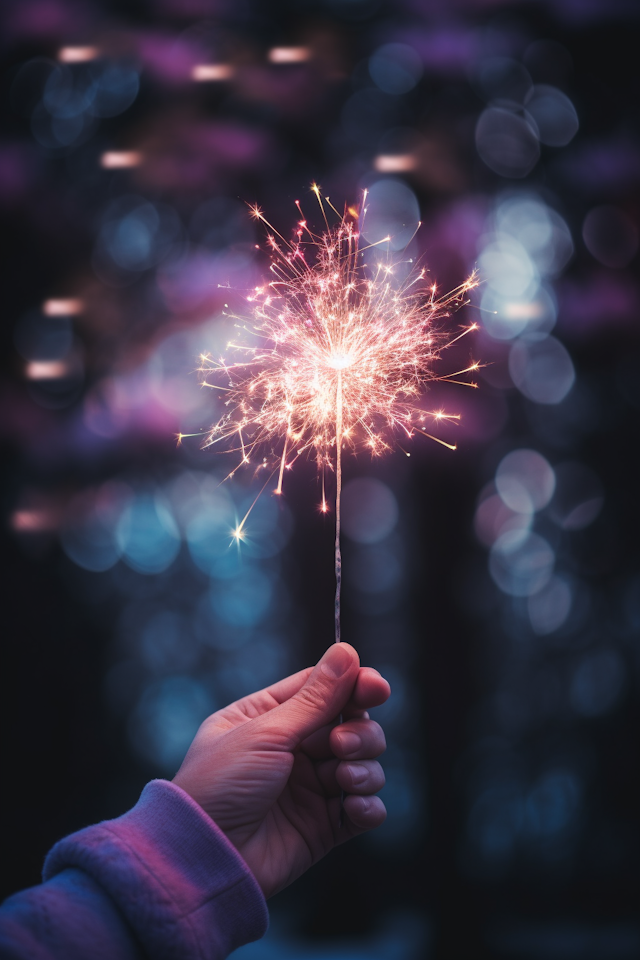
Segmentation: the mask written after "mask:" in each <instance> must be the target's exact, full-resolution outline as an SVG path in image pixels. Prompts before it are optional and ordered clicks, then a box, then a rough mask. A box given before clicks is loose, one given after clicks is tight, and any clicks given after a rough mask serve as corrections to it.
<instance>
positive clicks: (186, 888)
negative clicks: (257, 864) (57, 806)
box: [0, 780, 268, 960]
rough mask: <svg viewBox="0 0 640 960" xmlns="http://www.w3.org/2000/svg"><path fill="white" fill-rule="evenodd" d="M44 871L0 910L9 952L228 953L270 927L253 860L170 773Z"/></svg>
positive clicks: (64, 846) (168, 959)
mask: <svg viewBox="0 0 640 960" xmlns="http://www.w3.org/2000/svg"><path fill="white" fill-rule="evenodd" d="M44 880H45V882H44V883H43V885H42V886H40V887H33V888H31V889H30V890H24V891H23V892H22V893H19V894H16V895H15V896H13V897H11V898H10V899H9V900H7V901H6V902H5V904H4V905H3V907H2V909H1V910H0V956H1V957H2V958H3V960H4V958H11V960H27V958H28V960H86V958H88V957H91V958H92V960H102V958H104V960H143V958H146V957H149V958H153V960H191V958H193V960H221V958H223V957H226V956H227V954H229V953H230V952H231V951H232V950H235V949H236V948H237V947H240V946H242V944H244V943H248V942H249V941H251V940H257V939H258V938H259V937H261V936H262V935H263V934H264V932H265V931H266V929H267V922H268V915H267V908H266V903H265V900H264V897H263V895H262V891H261V890H260V887H259V886H258V884H257V882H256V880H255V879H254V877H253V875H252V873H251V872H250V870H249V868H248V867H247V865H246V864H245V862H244V861H243V860H242V858H241V857H240V855H239V854H238V852H237V851H236V849H235V848H234V847H233V846H232V845H231V844H230V843H229V841H228V840H227V839H226V837H225V836H224V834H223V833H222V832H221V831H220V830H219V829H218V827H217V826H216V825H215V823H214V822H213V821H212V820H211V819H210V818H209V817H208V816H207V815H206V814H205V813H204V811H203V810H201V808H200V807H199V806H198V805H197V804H196V803H195V801H193V800H192V799H191V797H189V796H188V795H187V794H186V793H185V792H184V791H183V790H181V789H180V787H177V786H176V785H175V784H173V783H169V782H168V781H166V780H152V781H151V783H148V784H147V786H146V787H145V788H144V790H143V791H142V795H141V797H140V800H139V801H138V803H137V804H136V805H135V807H134V808H133V809H132V810H129V812H128V813H125V814H124V815H123V816H121V817H118V818H117V819H116V820H106V821H104V822H103V823H100V824H97V825H96V826H93V827H87V828H86V829H85V830H80V831H79V832H78V833H74V834H72V835H71V836H69V837H66V838H65V839H64V840H61V841H60V842H59V843H57V844H56V845H55V847H53V849H52V850H51V852H50V853H49V855H48V857H47V859H46V861H45V865H44Z"/></svg>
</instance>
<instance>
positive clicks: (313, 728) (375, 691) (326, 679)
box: [173, 643, 390, 897]
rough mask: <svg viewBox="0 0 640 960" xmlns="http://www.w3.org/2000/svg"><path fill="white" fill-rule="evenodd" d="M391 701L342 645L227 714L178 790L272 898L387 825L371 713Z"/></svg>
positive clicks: (201, 733) (215, 722) (215, 721)
mask: <svg viewBox="0 0 640 960" xmlns="http://www.w3.org/2000/svg"><path fill="white" fill-rule="evenodd" d="M389 693H390V688H389V684H388V683H387V681H386V680H385V679H384V678H383V677H382V676H380V674H379V673H378V672H377V671H376V670H373V669H372V668H370V667H360V661H359V659H358V654H357V653H356V651H355V650H354V649H353V647H351V646H349V644H348V643H336V644H334V645H332V646H331V647H330V648H329V649H328V650H327V652H326V653H325V654H324V656H323V657H322V659H321V660H320V661H319V662H318V664H317V665H316V666H315V667H308V668H307V669H306V670H301V671H300V673H296V674H293V676H290V677H286V678H285V679H284V680H280V681H279V682H278V683H275V684H274V685H273V686H271V687H267V688H265V689H264V690H259V691H258V692H257V693H252V694H250V695H249V696H248V697H243V699H242V700H237V701H236V702H235V703H232V704H230V706H228V707H225V708H224V709H223V710H218V712H217V713H214V714H212V715H211V716H210V717H208V718H207V719H206V720H205V721H204V723H203V724H202V726H201V727H200V729H199V730H198V733H197V734H196V737H195V739H194V741H193V743H192V744H191V746H190V748H189V751H188V753H187V755H186V757H185V759H184V761H183V763H182V766H181V767H180V769H179V770H178V773H177V774H176V776H175V777H174V779H173V782H174V783H176V784H177V785H178V786H179V787H181V788H182V789H183V790H185V791H186V792H187V793H188V794H189V795H190V796H191V797H193V799H194V800H195V801H196V802H197V803H198V804H200V806H201V807H202V808H203V810H205V812H206V813H208V814H209V816H210V817H211V818H212V819H213V820H215V822H216V824H217V825H218V826H219V827H220V829H221V830H222V831H223V832H224V833H225V834H226V836H227V837H228V838H229V840H230V841H231V843H232V844H233V845H234V846H235V848H236V849H237V850H238V852H239V853H240V854H241V856H242V857H243V859H244V860H245V862H246V863H247V865H248V866H249V868H250V869H251V871H252V872H253V875H254V876H255V878H256V880H257V881H258V883H259V884H260V887H261V888H262V891H263V893H264V895H265V896H266V897H270V896H272V895H273V894H274V893H277V892H278V891H279V890H281V889H282V888H283V887H286V886H287V885H288V884H289V883H291V882H292V881H293V880H295V879H296V878H297V877H299V876H300V874H302V873H304V871H305V870H307V869H308V868H309V867H310V866H311V865H312V864H314V863H315V862H316V861H317V860H319V859H320V858H321V857H323V856H324V855H325V854H326V853H328V852H329V850H331V849H332V848H333V847H334V846H335V845H336V844H338V843H343V842H344V841H345V840H348V839H350V837H354V836H356V835H357V834H360V833H364V832H365V831H367V830H371V829H373V828H374V827H378V826H380V824H381V823H382V822H383V821H384V819H385V817H386V810H385V808H384V804H383V803H382V801H381V800H380V798H379V797H376V796H374V794H375V793H376V792H377V791H378V790H380V789H381V787H383V786H384V774H383V772H382V767H381V766H380V764H379V763H378V762H377V761H376V760H375V759H374V758H375V757H377V756H379V755H380V754H381V753H382V752H383V751H384V749H385V747H386V744H385V739H384V733H383V732H382V728H381V727H380V726H379V725H378V724H377V723H375V721H373V720H370V719H369V715H368V713H367V712H366V711H367V709H368V708H369V707H375V706H378V705H379V704H381V703H384V701H385V700H386V699H387V697H388V696H389ZM340 713H342V715H343V722H342V723H341V724H339V725H337V726H336V725H334V724H335V722H336V718H337V717H338V716H339V714H340ZM342 790H344V791H346V793H347V796H345V798H344V809H343V812H342V816H341V810H340V807H341V800H340V796H341V791H342Z"/></svg>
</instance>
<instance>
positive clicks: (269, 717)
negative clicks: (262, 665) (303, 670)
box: [261, 642, 360, 750]
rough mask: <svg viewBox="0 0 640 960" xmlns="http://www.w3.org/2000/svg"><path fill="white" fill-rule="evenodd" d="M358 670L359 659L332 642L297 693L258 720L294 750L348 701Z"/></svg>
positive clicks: (346, 646)
mask: <svg viewBox="0 0 640 960" xmlns="http://www.w3.org/2000/svg"><path fill="white" fill-rule="evenodd" d="M359 669H360V658H359V657H358V654H357V653H356V651H355V650H354V649H353V647H352V646H351V645H350V644H348V643H342V642H340V643H334V644H332V645H331V646H330V647H329V649H328V650H327V651H326V653H325V654H324V656H323V657H322V658H321V659H320V660H319V661H318V663H317V664H316V666H315V667H314V668H313V670H312V671H311V673H310V674H309V677H308V679H307V681H306V683H304V684H303V685H302V686H301V687H300V689H299V690H297V691H296V693H294V694H293V696H292V697H290V698H289V699H288V700H285V702H284V703H281V704H280V705H279V706H277V707H274V709H273V710H270V711H269V712H268V713H266V714H264V715H263V716H262V717H261V720H263V721H264V723H265V725H266V726H268V727H269V730H270V731H272V732H277V733H278V735H279V738H282V741H283V742H284V745H285V749H287V750H293V749H295V747H297V746H298V744H299V743H301V742H302V741H303V740H304V739H305V738H306V737H308V736H309V735H310V734H312V733H314V732H315V731H316V730H319V729H320V727H323V726H325V724H327V723H330V722H331V721H332V720H334V719H335V718H336V717H337V716H338V714H339V713H340V712H341V711H342V708H343V707H344V706H345V704H346V703H347V702H348V700H349V698H350V697H351V694H352V692H353V688H354V685H355V682H356V679H357V676H358V671H359Z"/></svg>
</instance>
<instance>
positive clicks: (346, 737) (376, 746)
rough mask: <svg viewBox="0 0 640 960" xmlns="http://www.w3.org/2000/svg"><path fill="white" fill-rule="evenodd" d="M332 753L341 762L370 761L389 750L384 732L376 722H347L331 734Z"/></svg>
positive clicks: (334, 729) (335, 728)
mask: <svg viewBox="0 0 640 960" xmlns="http://www.w3.org/2000/svg"><path fill="white" fill-rule="evenodd" d="M329 745H330V746H331V751H332V753H333V754H334V755H335V756H336V757H338V758H339V759H340V760H368V759H373V757H379V756H380V754H381V753H384V751H385V750H386V749H387V741H386V740H385V736H384V731H383V729H382V727H381V726H380V724H379V723H376V722H375V720H347V722H346V723H341V724H340V725H339V726H337V727H334V728H333V730H332V731H331V733H330V734H329Z"/></svg>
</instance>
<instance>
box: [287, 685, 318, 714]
mask: <svg viewBox="0 0 640 960" xmlns="http://www.w3.org/2000/svg"><path fill="white" fill-rule="evenodd" d="M291 699H292V700H295V701H297V702H298V703H299V704H300V705H301V706H303V707H305V708H306V709H308V708H309V707H312V708H313V709H314V710H317V709H319V708H320V707H323V706H324V704H325V703H326V697H325V694H324V691H323V690H322V689H321V688H320V687H319V686H318V684H307V685H305V686H304V687H301V689H300V690H298V692H297V693H295V694H294V695H293V697H292V698H291Z"/></svg>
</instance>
